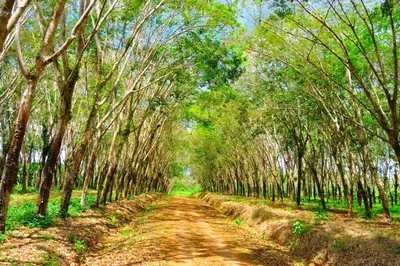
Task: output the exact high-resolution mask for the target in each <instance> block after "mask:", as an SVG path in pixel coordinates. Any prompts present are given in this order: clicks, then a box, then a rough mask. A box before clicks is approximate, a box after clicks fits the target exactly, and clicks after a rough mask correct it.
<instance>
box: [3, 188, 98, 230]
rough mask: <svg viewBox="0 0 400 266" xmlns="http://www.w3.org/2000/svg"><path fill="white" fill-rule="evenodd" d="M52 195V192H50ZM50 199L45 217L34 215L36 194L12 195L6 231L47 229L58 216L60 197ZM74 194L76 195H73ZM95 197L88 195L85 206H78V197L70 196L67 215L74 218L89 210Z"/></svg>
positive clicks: (56, 195)
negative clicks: (20, 228) (23, 227)
mask: <svg viewBox="0 0 400 266" xmlns="http://www.w3.org/2000/svg"><path fill="white" fill-rule="evenodd" d="M52 194H53V191H52ZM54 194H55V195H54V196H53V195H52V197H51V199H50V201H49V204H48V206H47V215H46V216H41V215H35V214H34V210H35V201H36V197H37V194H36V193H28V194H23V195H18V194H16V195H14V196H13V198H12V199H11V204H10V207H9V208H8V217H7V222H6V230H13V229H16V228H19V227H21V226H28V227H40V228H47V227H49V226H50V225H51V224H52V223H53V219H54V218H55V217H57V216H59V208H60V203H61V196H60V195H58V193H54ZM75 194H76V193H75ZM95 201H96V196H95V195H93V194H88V196H87V204H86V205H85V206H83V207H82V206H81V205H80V196H77V195H75V196H72V197H71V203H70V207H69V214H70V215H71V216H75V215H77V214H78V213H81V212H83V211H85V210H87V209H88V208H89V206H90V205H92V204H94V203H95Z"/></svg>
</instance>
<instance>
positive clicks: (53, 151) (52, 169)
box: [35, 115, 71, 216]
mask: <svg viewBox="0 0 400 266" xmlns="http://www.w3.org/2000/svg"><path fill="white" fill-rule="evenodd" d="M70 120H71V117H70V116H69V115H64V116H62V117H61V118H60V121H59V124H58V127H57V131H56V133H55V136H54V139H53V141H52V142H51V144H50V150H49V153H48V155H47V159H46V163H45V165H44V168H43V173H42V180H41V182H40V187H39V194H38V198H37V200H36V209H35V213H36V214H40V215H43V216H45V215H46V212H47V205H48V202H49V198H50V191H51V186H52V182H53V179H54V177H55V176H56V174H57V160H58V156H59V155H60V150H61V144H62V140H63V138H64V135H65V132H66V130H67V127H68V123H69V121H70Z"/></svg>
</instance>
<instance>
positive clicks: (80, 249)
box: [74, 239, 88, 255]
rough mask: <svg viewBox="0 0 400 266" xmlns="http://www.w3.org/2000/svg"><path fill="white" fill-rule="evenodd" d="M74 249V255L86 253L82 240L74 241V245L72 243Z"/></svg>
mask: <svg viewBox="0 0 400 266" xmlns="http://www.w3.org/2000/svg"><path fill="white" fill-rule="evenodd" d="M74 248H75V251H76V253H78V254H79V255H81V254H82V253H83V252H85V251H86V249H87V248H88V247H87V245H86V243H85V240H84V239H79V240H76V241H75V243H74Z"/></svg>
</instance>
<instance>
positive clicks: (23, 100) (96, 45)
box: [0, 0, 236, 232]
mask: <svg viewBox="0 0 400 266" xmlns="http://www.w3.org/2000/svg"><path fill="white" fill-rule="evenodd" d="M232 11H233V9H232V7H231V5H228V4H227V5H223V4H220V3H218V2H214V1H191V0H188V1H168V0H134V1H133V0H132V1H131V0H110V1H109V0H104V1H103V0H80V1H67V0H51V1H36V0H31V1H29V0H26V1H14V0H5V1H2V3H1V6H0V14H1V15H0V20H1V22H0V25H1V27H0V28H1V29H0V53H1V58H0V68H1V76H0V82H1V86H0V95H1V96H0V131H1V137H0V139H1V150H0V151H1V154H0V173H1V184H0V229H1V230H2V231H3V232H4V230H5V228H6V220H7V210H8V206H9V202H10V195H11V193H12V191H13V186H14V185H15V184H19V185H20V186H21V189H22V191H25V190H26V189H27V187H28V186H35V187H36V188H37V189H38V192H37V201H36V208H35V210H34V212H35V214H37V215H39V216H40V215H41V216H42V217H43V216H45V215H46V211H47V206H48V203H49V197H50V194H51V189H52V187H53V186H58V188H60V189H62V190H63V195H62V201H61V205H60V211H59V213H60V215H61V216H67V215H68V207H69V204H70V200H71V194H72V191H73V189H74V188H75V187H80V188H82V196H81V204H82V205H84V204H85V201H86V196H87V191H88V189H89V188H92V189H97V199H96V205H99V204H105V203H106V202H107V201H109V200H114V199H120V198H128V197H130V196H132V195H136V194H138V193H142V192H155V191H160V192H166V191H167V190H168V189H169V186H170V182H171V180H172V177H173V176H174V172H176V171H177V170H176V169H177V168H176V166H175V161H176V156H177V153H176V152H175V150H174V143H175V142H176V140H177V139H178V138H179V136H176V134H177V132H178V131H177V130H176V129H177V128H178V127H179V126H178V125H177V124H179V121H178V120H177V119H176V117H177V110H178V107H179V106H180V104H181V103H182V101H183V100H184V99H185V98H187V97H188V95H190V94H191V93H192V92H193V91H194V90H196V89H198V88H200V87H206V85H207V83H208V82H209V81H208V80H207V79H208V77H207V76H206V75H204V73H207V72H210V73H211V72H213V70H212V69H213V68H217V67H219V66H218V60H220V59H223V58H224V57H230V55H229V53H228V52H227V48H226V47H225V46H224V45H223V44H222V43H221V42H220V39H219V38H218V35H219V34H221V33H222V32H228V31H231V30H232V29H233V27H234V26H235V25H236V22H235V17H234V14H233V13H232ZM214 54H219V55H218V59H217V57H216V58H214V59H213V58H210V56H209V55H214ZM32 211H33V210H32Z"/></svg>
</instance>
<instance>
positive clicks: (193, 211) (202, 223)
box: [86, 196, 261, 266]
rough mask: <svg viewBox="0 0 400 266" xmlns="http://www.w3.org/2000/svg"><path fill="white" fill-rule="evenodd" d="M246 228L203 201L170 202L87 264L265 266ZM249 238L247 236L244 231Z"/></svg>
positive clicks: (112, 237) (111, 241)
mask: <svg viewBox="0 0 400 266" xmlns="http://www.w3.org/2000/svg"><path fill="white" fill-rule="evenodd" d="M238 230H239V231H240V230H241V228H240V227H239V226H238V225H237V224H235V223H234V222H233V221H230V220H227V218H225V217H224V216H223V215H221V214H220V213H219V212H218V211H217V210H215V209H213V208H212V207H210V206H208V205H206V204H205V203H203V202H202V201H200V200H197V199H193V198H188V197H178V196H174V197H169V198H167V199H165V200H163V201H160V202H159V203H157V204H156V205H155V206H154V208H153V210H151V211H149V212H148V213H147V214H145V215H143V216H142V217H138V219H137V220H136V221H134V222H132V223H131V224H129V225H127V226H126V227H124V228H122V229H121V230H119V233H118V234H117V233H115V234H113V235H110V236H106V237H105V238H104V240H103V241H102V242H103V243H105V244H104V246H101V247H100V246H99V249H98V250H97V252H95V254H94V255H93V256H92V257H88V258H87V260H86V264H87V265H196V266H198V265H207V266H208V265H261V264H260V263H259V262H258V261H257V260H256V247H255V246H254V245H252V244H250V243H249V242H248V241H247V240H246V239H245V238H246V237H245V235H246V234H245V233H244V234H239V233H238ZM242 233H243V232H242Z"/></svg>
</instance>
